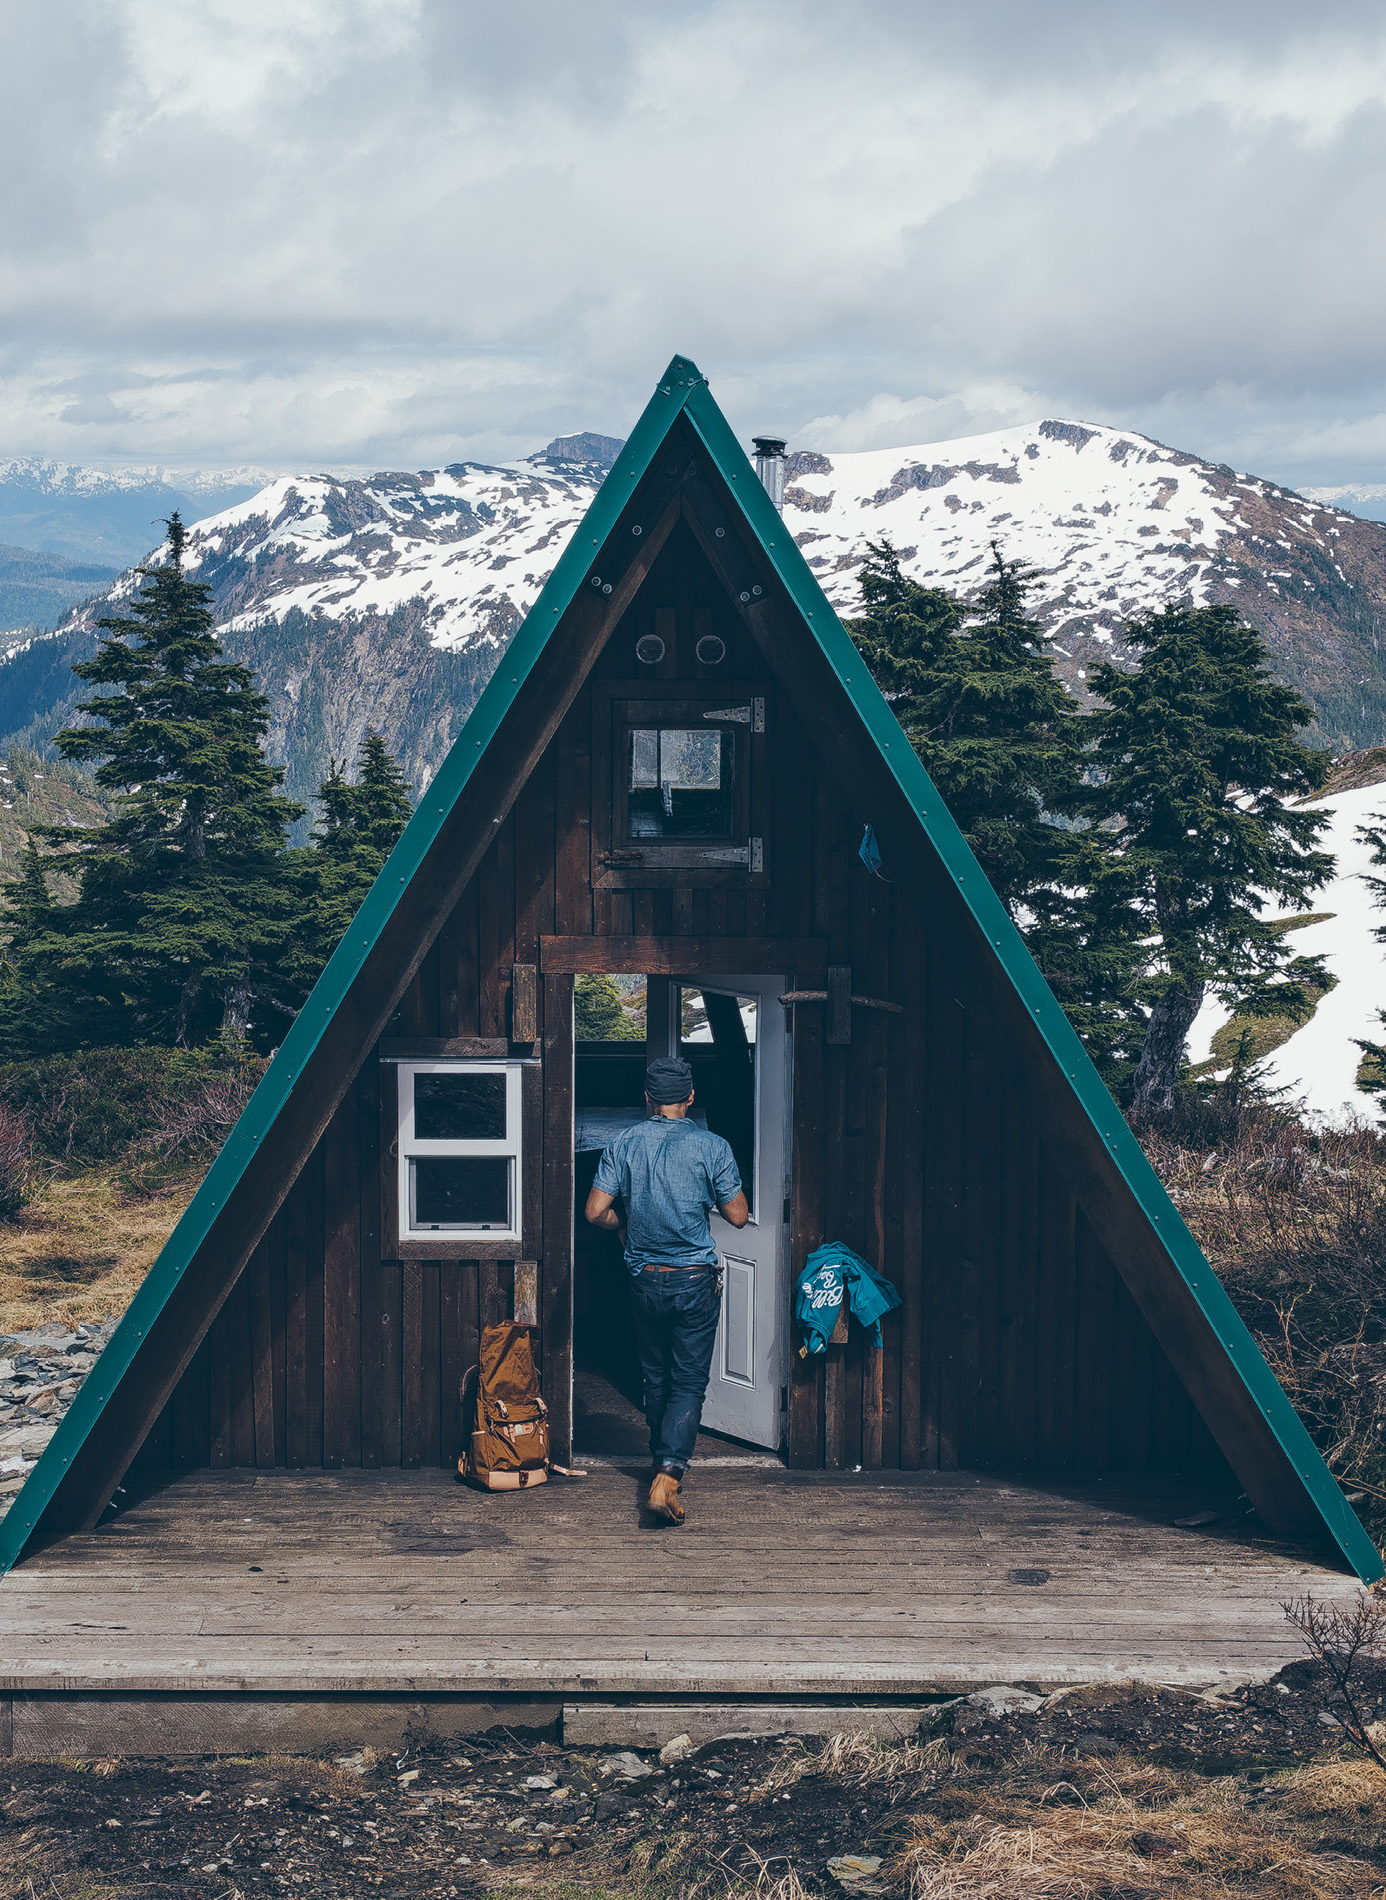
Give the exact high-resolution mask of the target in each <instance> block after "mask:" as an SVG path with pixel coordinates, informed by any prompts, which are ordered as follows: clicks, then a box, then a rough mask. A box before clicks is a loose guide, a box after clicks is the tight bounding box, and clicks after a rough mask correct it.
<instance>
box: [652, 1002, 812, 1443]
mask: <svg viewBox="0 0 1386 1900" xmlns="http://www.w3.org/2000/svg"><path fill="white" fill-rule="evenodd" d="M651 988H653V983H652V984H651ZM784 988H785V978H784V977H783V976H726V977H717V978H715V979H711V978H709V979H702V978H694V977H689V978H686V979H677V980H675V981H674V982H673V983H672V984H671V985H670V994H669V998H668V1005H667V1016H666V1018H665V1020H666V1021H667V1022H668V1032H667V1034H668V1044H667V1046H668V1049H669V1053H670V1054H682V1055H685V1056H686V1057H687V1058H688V1059H689V1060H690V1061H691V1062H692V1064H693V1069H694V1089H695V1091H696V1096H695V1103H694V1109H695V1113H696V1112H697V1111H698V1110H699V1109H701V1110H702V1111H703V1112H704V1113H705V1114H706V1116H707V1122H708V1126H709V1127H710V1128H711V1129H713V1131H714V1132H715V1133H717V1134H720V1135H725V1136H726V1138H727V1140H728V1141H730V1142H731V1144H732V1147H733V1149H734V1150H735V1152H736V1156H737V1162H738V1166H739V1168H740V1171H741V1175H742V1183H743V1186H744V1187H745V1189H746V1198H747V1200H748V1201H749V1202H750V1204H751V1218H750V1220H749V1221H748V1222H747V1224H746V1226H745V1227H742V1228H739V1229H738V1228H735V1227H732V1226H730V1225H729V1224H728V1223H727V1222H726V1221H724V1220H723V1219H722V1217H721V1215H720V1214H717V1213H714V1214H713V1216H712V1238H713V1240H714V1242H715V1243H716V1247H717V1254H718V1258H719V1260H720V1262H721V1266H722V1318H721V1324H720V1326H719V1328H718V1333H717V1345H716V1349H715V1350H714V1353H713V1358H712V1376H711V1378H710V1379H709V1381H708V1388H707V1401H706V1403H705V1405H704V1407H703V1425H704V1427H705V1428H706V1429H707V1430H708V1431H713V1432H726V1433H727V1434H728V1435H729V1436H730V1437H733V1438H741V1439H745V1440H747V1441H748V1442H749V1443H751V1444H753V1445H766V1446H769V1447H771V1448H772V1449H776V1450H778V1448H779V1446H780V1443H781V1439H782V1434H783V1417H782V1395H783V1391H784V1384H785V1350H786V1340H787V1336H788V1324H789V1286H788V1273H789V1230H788V1227H787V1224H786V1217H785V1216H786V1208H787V1206H788V1197H789V1160H790V1155H789V1141H790V1087H789V1060H790V1048H791V1044H790V1039H789V1037H788V1035H787V1034H786V1025H785V1011H784V1007H783V1005H782V1004H781V1003H780V1001H779V998H780V996H781V994H782V993H783V991H784ZM659 1013H660V1014H664V1012H663V1011H661V1012H659ZM654 1014H655V1012H654V1011H651V1016H652V1017H653V1016H654ZM651 1027H652V1028H653V1022H652V1024H651Z"/></svg>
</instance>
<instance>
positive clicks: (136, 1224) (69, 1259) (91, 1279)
mask: <svg viewBox="0 0 1386 1900" xmlns="http://www.w3.org/2000/svg"><path fill="white" fill-rule="evenodd" d="M200 1174H201V1171H200V1170H197V1171H195V1172H192V1173H189V1174H188V1175H186V1176H184V1177H183V1178H182V1179H179V1180H176V1181H174V1182H173V1183H172V1184H171V1185H169V1186H167V1187H164V1188H161V1189H160V1190H159V1191H158V1192H157V1193H155V1194H153V1195H148V1196H140V1195H137V1194H134V1193H132V1192H130V1191H128V1190H127V1189H126V1188H124V1187H123V1186H122V1185H121V1183H120V1182H119V1181H118V1180H117V1179H116V1176H115V1173H114V1171H113V1170H111V1169H108V1168H94V1169H89V1170H83V1171H81V1172H75V1173H71V1174H65V1173H52V1174H50V1175H48V1176H47V1178H45V1179H42V1180H40V1182H39V1183H38V1184H37V1186H36V1188H35V1190H34V1194H33V1197H32V1199H31V1200H30V1201H29V1203H28V1205H27V1206H26V1207H25V1208H24V1209H23V1211H22V1213H21V1215H20V1216H19V1218H18V1219H17V1220H16V1221H15V1223H14V1224H13V1225H9V1226H0V1331H3V1332H20V1331H26V1330H29V1329H31V1328H33V1327H36V1326H40V1325H43V1324H46V1323H51V1322H54V1321H56V1322H58V1323H59V1324H61V1325H64V1326H69V1327H70V1326H75V1325H76V1324H77V1322H78V1321H79V1320H98V1319H107V1318H110V1317H111V1316H112V1315H114V1314H118V1313H123V1312H124V1311H125V1308H126V1307H127V1306H128V1305H129V1303H130V1301H131V1299H132V1298H133V1297H134V1294H135V1291H136V1289H137V1287H138V1286H139V1284H140V1282H141V1280H143V1278H144V1276H145V1274H146V1273H147V1272H148V1271H149V1269H150V1267H151V1266H152V1265H153V1264H154V1260H155V1257H156V1256H157V1254H158V1252H159V1249H160V1248H161V1247H162V1246H163V1244H164V1242H165V1241H166V1240H167V1239H168V1237H169V1235H170V1234H171V1233H172V1231H173V1228H174V1226H175V1224H176V1223H177V1221H178V1218H179V1216H180V1215H181V1214H182V1212H183V1209H184V1208H185V1207H186V1206H187V1204H188V1202H189V1201H190V1200H191V1199H192V1194H193V1189H194V1188H195V1187H196V1185H197V1182H198V1180H199V1179H200Z"/></svg>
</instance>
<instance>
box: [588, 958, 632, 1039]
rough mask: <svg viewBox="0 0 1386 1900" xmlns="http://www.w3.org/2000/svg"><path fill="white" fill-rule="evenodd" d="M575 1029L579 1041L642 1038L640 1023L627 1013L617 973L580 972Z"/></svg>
mask: <svg viewBox="0 0 1386 1900" xmlns="http://www.w3.org/2000/svg"><path fill="white" fill-rule="evenodd" d="M573 1031H574V1034H575V1035H576V1037H577V1039H578V1041H579V1042H641V1041H643V1040H644V1038H643V1036H642V1034H641V1031H640V1027H639V1025H638V1024H637V1023H634V1022H632V1021H631V1019H630V1017H629V1016H627V1014H626V1012H625V1008H624V1006H623V1003H622V998H621V990H620V985H619V984H618V983H617V981H616V979H615V977H614V976H605V975H600V976H599V975H594V974H592V973H591V972H588V973H587V974H585V975H583V976H580V977H579V978H578V980H577V983H576V984H575V985H574V989H573Z"/></svg>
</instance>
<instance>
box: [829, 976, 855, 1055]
mask: <svg viewBox="0 0 1386 1900" xmlns="http://www.w3.org/2000/svg"><path fill="white" fill-rule="evenodd" d="M827 1040H828V1042H829V1043H831V1044H835V1045H837V1046H839V1047H840V1046H841V1045H842V1044H844V1043H849V1042H850V1041H851V1040H852V968H851V965H850V964H847V963H830V964H829V965H828V1036H827Z"/></svg>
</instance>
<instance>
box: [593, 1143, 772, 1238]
mask: <svg viewBox="0 0 1386 1900" xmlns="http://www.w3.org/2000/svg"><path fill="white" fill-rule="evenodd" d="M593 1186H594V1187H598V1188H600V1189H601V1191H602V1193H603V1194H610V1195H612V1196H619V1197H620V1199H621V1200H623V1201H624V1202H625V1204H626V1266H627V1267H628V1268H629V1269H630V1271H631V1272H632V1273H639V1272H640V1270H641V1268H642V1267H645V1266H648V1265H650V1264H651V1263H653V1262H656V1261H657V1262H658V1263H659V1264H660V1265H661V1266H671V1267H715V1266H716V1265H717V1249H716V1248H715V1247H714V1246H713V1244H712V1228H711V1226H710V1224H709V1221H708V1216H709V1215H710V1214H711V1212H712V1210H713V1208H714V1207H725V1206H726V1204H727V1202H728V1201H730V1200H733V1199H734V1198H735V1197H736V1195H737V1194H739V1193H740V1191H741V1176H740V1175H739V1174H738V1173H737V1169H736V1161H735V1159H734V1158H733V1156H732V1151H731V1144H730V1143H729V1142H726V1141H724V1140H723V1139H722V1137H721V1136H720V1135H714V1134H713V1133H712V1132H711V1131H710V1130H709V1129H706V1128H701V1127H699V1125H698V1123H697V1122H694V1121H689V1120H688V1119H687V1117H686V1116H685V1117H683V1118H681V1119H676V1120H671V1119H670V1118H669V1117H668V1116H666V1115H652V1116H651V1117H650V1118H649V1120H648V1121H643V1122H636V1123H635V1124H634V1125H633V1126H632V1127H630V1128H623V1129H622V1130H621V1132H620V1134H619V1135H617V1137H616V1139H615V1140H614V1141H613V1142H612V1144H611V1146H610V1147H609V1148H608V1149H607V1150H606V1152H605V1153H604V1154H603V1155H602V1158H601V1160H600V1161H599V1162H598V1163H597V1173H596V1178H595V1180H594V1182H593Z"/></svg>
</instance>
